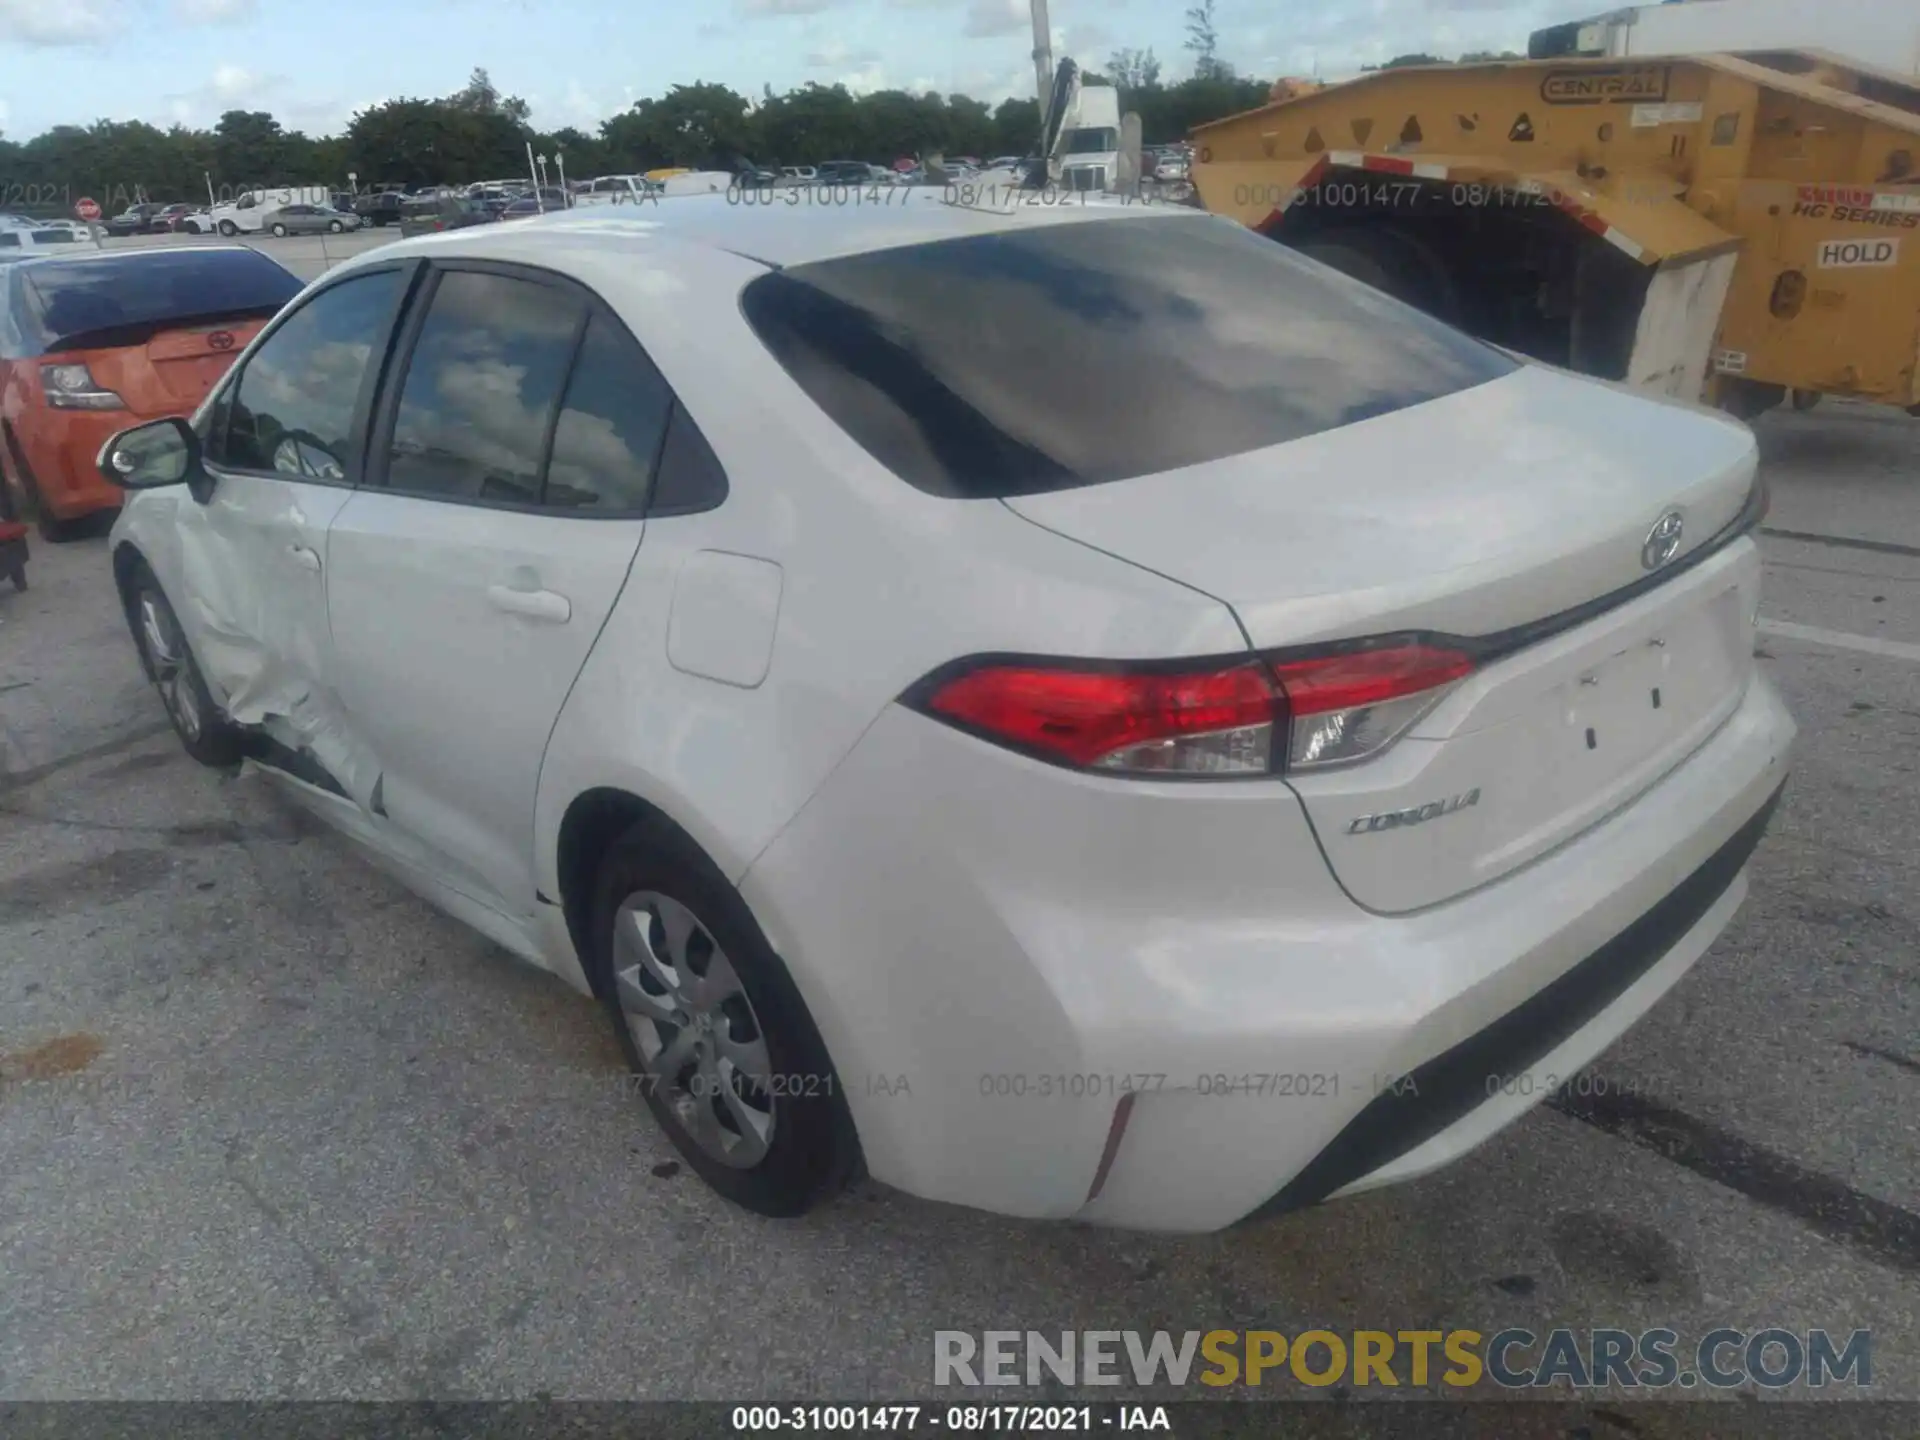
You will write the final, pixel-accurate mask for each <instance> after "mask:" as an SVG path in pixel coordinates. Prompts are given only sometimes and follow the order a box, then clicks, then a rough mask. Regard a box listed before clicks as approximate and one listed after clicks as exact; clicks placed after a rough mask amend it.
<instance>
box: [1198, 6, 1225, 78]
mask: <svg viewBox="0 0 1920 1440" xmlns="http://www.w3.org/2000/svg"><path fill="white" fill-rule="evenodd" d="M1213 6H1214V0H1196V3H1194V4H1192V5H1190V6H1188V7H1187V49H1189V50H1191V51H1192V52H1193V78H1194V79H1196V80H1231V79H1232V78H1233V67H1232V66H1231V65H1229V64H1227V62H1226V61H1224V60H1222V59H1221V58H1220V33H1219V31H1218V30H1216V29H1215V28H1214V23H1213Z"/></svg>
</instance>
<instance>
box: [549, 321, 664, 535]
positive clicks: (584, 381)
mask: <svg viewBox="0 0 1920 1440" xmlns="http://www.w3.org/2000/svg"><path fill="white" fill-rule="evenodd" d="M672 405H673V394H672V392H671V391H669V390H668V389H667V382H666V381H665V380H663V379H662V378H661V377H660V372H659V371H658V370H656V369H654V368H653V362H652V361H651V360H649V359H647V357H646V354H645V353H644V352H643V351H642V350H641V349H640V347H639V346H638V345H636V344H635V343H634V342H633V340H632V339H631V338H630V337H629V336H627V335H624V334H622V333H621V332H620V330H619V327H618V326H616V325H614V324H612V323H611V322H609V321H608V320H606V319H605V318H604V317H601V316H595V317H594V318H593V320H592V321H591V322H590V323H589V324H588V326H587V334H586V339H585V341H584V342H583V343H582V344H581V346H580V357H579V359H578V360H576V361H575V362H574V367H573V379H572V380H570V381H569V382H568V383H567V399H566V403H565V404H564V405H562V406H561V408H560V420H559V422H558V423H557V424H556V425H555V426H554V427H553V458H552V459H551V460H549V461H548V462H547V489H546V503H547V504H548V505H550V506H554V507H556V508H559V509H563V510H577V509H596V510H641V509H644V508H645V506H646V503H647V487H648V485H649V484H650V483H651V482H652V480H653V462H654V457H655V456H657V455H658V454H659V453H660V441H661V438H662V436H663V435H664V434H665V432H666V428H667V412H668V410H669V409H671V408H672Z"/></svg>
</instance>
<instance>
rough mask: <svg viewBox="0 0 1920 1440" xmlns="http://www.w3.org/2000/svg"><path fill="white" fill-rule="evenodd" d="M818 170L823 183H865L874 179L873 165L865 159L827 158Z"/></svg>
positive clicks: (820, 180)
mask: <svg viewBox="0 0 1920 1440" xmlns="http://www.w3.org/2000/svg"><path fill="white" fill-rule="evenodd" d="M817 170H818V176H817V178H818V179H819V182H820V183H821V184H822V185H865V184H868V183H870V182H871V181H872V179H873V166H871V165H869V164H867V162H866V161H864V160H827V161H824V162H822V163H821V164H820V165H819V166H818V167H817Z"/></svg>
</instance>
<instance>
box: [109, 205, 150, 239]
mask: <svg viewBox="0 0 1920 1440" xmlns="http://www.w3.org/2000/svg"><path fill="white" fill-rule="evenodd" d="M165 208H166V207H165V206H164V205H159V204H154V203H152V202H149V201H142V202H140V203H139V204H136V205H129V206H127V208H126V209H124V210H122V211H121V212H120V213H119V214H118V215H115V216H112V217H111V218H109V219H107V220H105V221H103V222H102V223H103V225H104V226H105V228H106V232H107V234H109V235H113V236H122V235H145V234H146V233H147V231H148V228H149V227H150V226H151V225H152V223H153V217H154V216H156V215H158V214H159V213H160V212H161V211H162V210H164V209H165Z"/></svg>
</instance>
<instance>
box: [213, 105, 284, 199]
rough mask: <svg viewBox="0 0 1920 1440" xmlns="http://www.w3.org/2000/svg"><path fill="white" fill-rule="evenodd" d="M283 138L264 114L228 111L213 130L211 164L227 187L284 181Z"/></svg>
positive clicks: (282, 133)
mask: <svg viewBox="0 0 1920 1440" xmlns="http://www.w3.org/2000/svg"><path fill="white" fill-rule="evenodd" d="M287 150H288V145H287V135H286V132H285V131H283V130H282V129H281V128H280V122H279V121H278V120H276V119H274V118H273V116H272V115H271V114H269V113H268V112H267V111H265V110H229V111H227V113H226V114H224V115H222V116H221V117H220V120H219V123H218V124H216V125H215V126H214V127H213V162H214V168H215V169H216V170H218V171H219V173H220V176H222V177H224V178H225V179H226V180H227V181H228V182H229V183H231V184H235V185H265V184H267V183H269V182H271V181H274V180H279V179H283V178H286V177H285V176H284V175H283V172H284V170H285V164H286V160H287V158H288V156H287Z"/></svg>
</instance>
